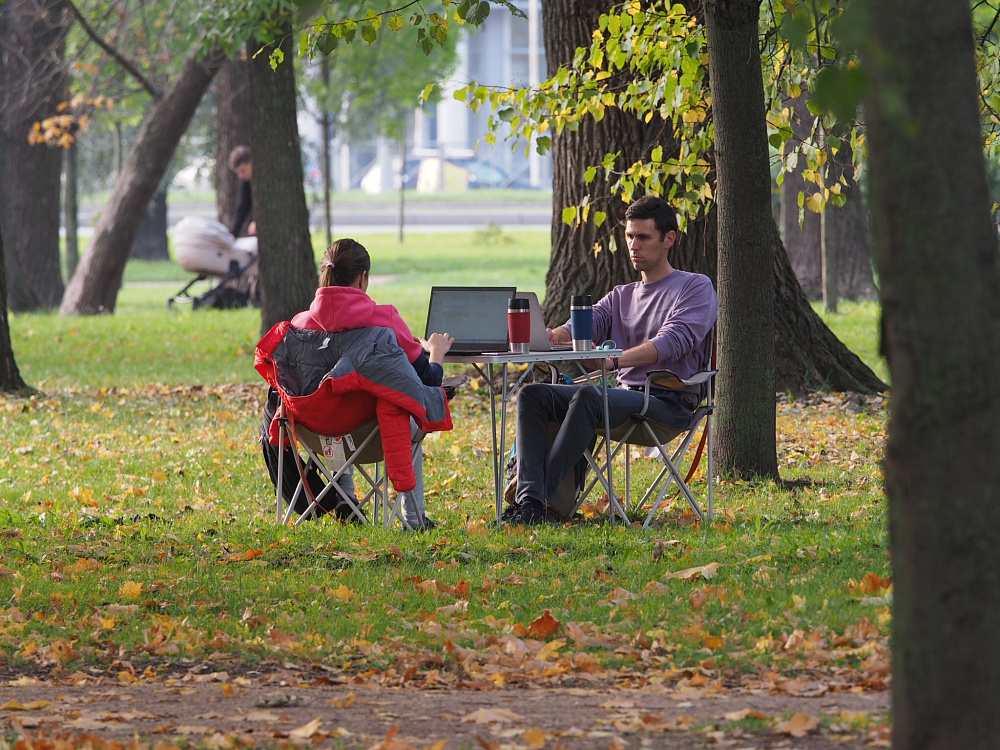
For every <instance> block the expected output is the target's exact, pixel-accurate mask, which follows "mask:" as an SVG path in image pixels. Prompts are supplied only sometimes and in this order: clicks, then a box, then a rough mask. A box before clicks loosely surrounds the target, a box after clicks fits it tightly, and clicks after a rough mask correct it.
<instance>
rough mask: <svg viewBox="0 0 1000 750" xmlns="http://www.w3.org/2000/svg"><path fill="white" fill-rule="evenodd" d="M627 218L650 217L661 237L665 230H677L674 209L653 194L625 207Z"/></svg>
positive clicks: (664, 234)
mask: <svg viewBox="0 0 1000 750" xmlns="http://www.w3.org/2000/svg"><path fill="white" fill-rule="evenodd" d="M629 219H652V220H653V223H654V224H655V225H656V231H658V232H659V233H660V237H661V238H663V237H666V235H667V232H676V231H678V229H677V214H676V213H675V212H674V209H673V208H672V207H671V206H670V204H669V203H667V202H666V201H665V200H663V199H662V198H659V197H657V196H655V195H647V196H644V197H642V198H640V199H639V200H637V201H635V202H634V203H632V205H631V206H629V207H628V208H626V209H625V220H626V221H628V220H629Z"/></svg>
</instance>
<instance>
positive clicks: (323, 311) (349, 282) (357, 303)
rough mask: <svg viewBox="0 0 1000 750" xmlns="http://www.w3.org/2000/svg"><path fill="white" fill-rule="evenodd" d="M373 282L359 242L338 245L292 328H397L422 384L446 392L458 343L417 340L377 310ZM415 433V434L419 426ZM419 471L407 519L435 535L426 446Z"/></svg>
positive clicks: (392, 312) (390, 310)
mask: <svg viewBox="0 0 1000 750" xmlns="http://www.w3.org/2000/svg"><path fill="white" fill-rule="evenodd" d="M370 280H371V258H370V257H369V255H368V251H367V250H365V248H364V247H363V246H362V245H361V243H359V242H357V241H356V240H352V239H347V238H345V239H340V240H337V241H336V242H334V243H333V244H332V245H330V247H328V248H327V250H326V252H325V253H324V254H323V263H322V268H321V270H320V277H319V288H318V289H317V290H316V296H315V297H314V298H313V301H312V304H311V305H309V309H308V310H305V311H303V312H300V313H299V314H298V315H296V316H295V317H294V318H292V321H291V322H292V325H293V326H295V327H296V328H308V329H312V330H323V331H346V330H351V329H354V328H368V327H369V326H382V327H385V328H391V329H392V330H393V331H394V332H395V334H396V341H397V342H398V343H399V346H400V347H401V348H402V349H403V351H404V352H405V353H406V357H407V359H409V361H410V364H412V365H413V369H414V370H415V371H416V373H417V376H418V377H419V378H420V380H421V382H422V383H423V384H424V385H429V386H434V387H440V385H441V380H442V378H443V376H444V369H443V368H442V366H441V363H442V361H443V360H444V356H445V355H446V354H447V353H448V350H449V349H450V348H451V345H452V344H453V343H454V341H455V339H454V338H453V337H451V336H449V335H448V334H447V333H432V334H431V335H430V337H429V338H427V339H418V338H416V337H415V336H414V335H413V334H412V333H411V332H410V329H409V327H408V326H407V325H406V323H405V322H404V321H403V319H402V318H401V317H400V315H399V311H398V310H396V308H395V307H393V306H392V305H376V304H375V302H374V300H372V298H371V297H369V296H368V294H367V291H368V284H369V282H370ZM411 424H412V423H411ZM412 427H413V430H414V432H415V431H416V425H412ZM413 469H414V472H415V473H416V477H417V486H416V487H415V488H414V489H413V490H411V491H410V492H405V493H402V495H403V497H402V501H403V502H402V506H403V517H404V518H405V519H406V523H407V525H408V526H410V527H412V528H417V529H431V528H434V527H435V526H436V524H435V523H434V522H433V521H431V520H430V519H429V518H427V516H426V514H425V513H424V483H423V452H422V449H421V447H420V446H418V447H417V451H416V455H415V456H414V459H413Z"/></svg>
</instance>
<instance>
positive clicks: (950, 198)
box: [863, 0, 1000, 750]
mask: <svg viewBox="0 0 1000 750" xmlns="http://www.w3.org/2000/svg"><path fill="white" fill-rule="evenodd" d="M866 5H867V10H868V13H869V15H870V19H871V29H872V32H871V36H872V38H871V40H870V48H869V49H868V50H867V54H866V55H865V57H864V58H863V61H864V63H865V65H866V68H867V70H868V71H869V75H870V77H871V80H872V89H871V91H870V93H869V96H868V99H867V102H866V108H865V113H866V119H867V123H868V135H869V141H868V143H869V165H870V172H869V174H870V178H869V179H870V183H869V184H870V195H871V208H872V223H873V229H874V239H875V260H876V263H877V268H878V273H879V280H880V285H881V290H880V294H881V300H882V346H883V349H884V351H885V354H886V357H887V359H888V363H889V371H890V372H891V373H892V381H893V396H892V400H891V403H890V420H889V439H888V443H887V446H886V454H885V486H886V493H887V495H888V501H889V536H890V542H891V548H892V568H893V581H894V601H893V647H892V675H893V690H892V716H893V727H892V746H893V748H896V750H945V749H946V748H948V749H949V750H950V749H952V748H964V749H965V750H979V749H982V750H985V749H986V748H992V747H995V746H996V744H997V737H1000V711H998V710H997V707H998V696H1000V638H998V636H997V623H998V622H1000V461H998V460H997V456H998V455H1000V385H998V380H997V376H996V373H997V364H998V353H1000V295H998V294H997V290H998V289H1000V253H998V246H997V235H996V231H995V229H994V228H993V227H992V226H991V222H990V215H989V214H990V198H989V191H988V183H987V178H986V168H985V164H984V159H983V152H982V133H981V131H980V125H979V116H978V100H979V88H978V87H979V84H978V79H977V75H976V65H975V59H974V55H975V49H974V37H973V31H972V21H971V14H970V9H969V4H968V3H955V2H952V0H924V2H921V3H913V2H910V1H909V0H868V2H867V3H866Z"/></svg>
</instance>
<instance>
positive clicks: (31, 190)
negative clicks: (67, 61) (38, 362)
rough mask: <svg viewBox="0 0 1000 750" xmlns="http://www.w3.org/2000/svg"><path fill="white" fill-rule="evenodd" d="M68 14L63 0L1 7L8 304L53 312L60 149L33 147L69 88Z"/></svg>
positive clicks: (11, 0) (58, 289)
mask: <svg viewBox="0 0 1000 750" xmlns="http://www.w3.org/2000/svg"><path fill="white" fill-rule="evenodd" d="M68 26H69V18H68V15H67V13H66V9H65V7H64V6H63V3H62V2H61V0H7V2H6V3H4V4H3V5H0V50H2V51H0V58H2V59H0V66H2V67H3V68H4V77H5V80H6V81H7V86H5V87H4V89H3V91H2V92H0V101H2V107H0V113H2V114H0V123H2V127H0V151H2V152H3V158H2V162H0V200H2V209H3V210H2V212H0V219H2V221H3V226H4V227H5V229H6V230H7V253H6V263H7V266H6V274H7V281H8V287H7V304H8V305H9V307H10V309H11V310H14V311H27V310H38V309H52V308H54V307H56V306H57V305H58V304H59V300H60V299H62V294H63V281H62V269H61V265H60V259H59V214H60V210H61V200H60V198H61V196H60V192H61V189H62V188H61V185H60V175H61V173H62V157H63V155H62V149H60V148H57V147H55V146H48V145H44V144H40V145H32V144H30V143H29V142H28V134H29V133H30V132H31V129H32V126H33V125H34V123H36V122H39V121H41V120H44V119H45V118H47V117H51V116H53V115H55V114H57V113H58V110H57V107H58V105H59V102H60V101H61V100H62V99H63V97H64V96H65V93H66V69H65V65H64V63H63V60H62V44H63V39H64V37H65V34H66V30H67V28H68Z"/></svg>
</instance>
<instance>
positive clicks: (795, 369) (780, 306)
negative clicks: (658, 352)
mask: <svg viewBox="0 0 1000 750" xmlns="http://www.w3.org/2000/svg"><path fill="white" fill-rule="evenodd" d="M542 10H543V23H544V36H545V56H546V61H547V65H548V74H549V75H550V76H551V75H552V74H553V73H554V72H555V71H556V70H557V69H558V67H559V65H561V64H567V65H568V64H569V63H570V62H572V60H573V55H574V53H575V52H576V48H577V47H578V46H583V45H586V44H589V43H590V35H591V32H592V30H593V29H596V28H597V25H598V19H599V18H600V16H601V14H602V13H605V12H607V10H608V5H607V3H606V2H603V1H602V0H544V2H543V4H542ZM762 106H763V105H762ZM613 115H620V113H616V112H615V111H614V110H607V112H606V114H605V117H604V119H603V120H601V122H599V123H594V122H593V121H592V120H590V119H586V120H584V121H583V122H581V123H580V128H579V130H577V131H575V132H574V131H568V130H567V131H563V133H562V134H560V135H558V136H554V138H553V153H554V158H553V170H554V172H553V186H552V208H553V219H552V256H551V261H550V266H549V272H548V276H547V277H546V293H545V319H546V322H547V323H549V324H550V325H551V324H557V323H562V322H564V321H565V320H566V319H567V318H568V317H569V315H568V313H569V296H570V295H572V294H577V293H579V292H578V291H577V290H578V289H579V290H580V292H584V291H589V292H590V293H591V294H593V295H595V296H598V297H599V296H601V295H603V294H604V293H606V292H607V291H608V290H610V289H611V288H612V287H613V286H615V285H616V284H624V283H627V282H630V281H635V280H636V279H637V278H638V275H637V274H636V273H635V271H634V270H633V268H632V265H631V263H630V262H629V260H628V257H627V253H612V252H599V253H597V254H596V257H595V252H594V246H595V244H598V245H599V246H600V247H602V248H608V249H612V248H616V247H624V246H625V245H624V237H623V236H622V228H621V225H622V220H623V214H624V211H625V208H626V205H625V204H624V203H623V202H622V201H620V200H619V199H617V198H612V199H611V200H610V202H609V201H608V198H607V195H608V189H607V186H606V185H604V184H603V183H601V184H600V185H599V184H598V183H600V181H601V179H602V178H601V176H600V174H599V175H598V177H597V178H596V179H595V181H594V187H593V192H592V193H591V192H590V191H589V188H588V186H587V185H586V184H585V182H584V179H583V172H584V169H585V168H586V167H588V166H592V165H597V164H600V163H601V162H602V161H603V159H604V155H605V154H607V153H611V152H616V151H621V152H622V154H623V157H622V160H621V161H622V163H625V162H626V159H628V160H630V161H631V160H632V159H636V158H639V155H644V154H646V153H648V149H649V147H650V144H655V143H659V145H661V146H662V147H663V149H664V153H665V155H667V154H669V153H671V150H672V149H676V148H677V144H676V142H675V141H674V140H673V135H672V133H671V132H670V131H669V130H664V129H663V127H662V125H661V124H660V122H659V120H657V118H653V120H652V121H651V123H650V124H647V125H643V124H642V123H641V122H639V121H638V120H637V119H636V118H633V117H624V116H613ZM577 155H580V156H581V158H580V159H579V160H577V159H576V156H577ZM709 158H711V155H709ZM564 165H566V166H564ZM586 195H591V202H597V203H598V207H599V208H601V209H602V210H605V211H607V212H608V220H607V221H606V222H605V224H604V226H603V228H602V229H600V230H598V229H595V228H594V226H593V222H592V221H591V222H583V223H578V224H575V225H574V226H569V225H567V224H564V223H563V221H562V209H563V208H564V207H566V206H572V205H577V204H578V203H579V202H580V201H581V200H582V198H583V197H584V196H586ZM616 237H617V239H616ZM768 238H769V243H770V247H771V250H772V258H771V265H772V267H773V269H774V274H775V312H774V315H775V318H774V320H775V331H774V334H775V335H774V346H775V364H776V372H775V375H776V379H775V388H776V390H778V391H786V390H790V391H793V392H796V393H799V392H802V391H803V390H806V389H809V388H829V389H832V390H836V391H857V392H860V393H875V392H880V391H883V390H885V384H884V383H882V381H880V380H879V379H878V377H876V376H875V374H874V373H873V372H872V371H871V369H869V368H868V367H867V366H866V365H865V364H864V363H863V362H861V360H860V359H858V357H857V356H855V355H854V354H853V353H852V352H851V351H850V350H848V349H847V347H845V346H844V345H843V343H841V342H840V340H838V339H837V337H836V336H834V335H833V332H832V331H830V329H829V328H828V327H827V326H826V324H825V323H824V322H823V321H822V319H820V317H819V316H818V315H817V314H816V313H815V312H814V311H813V309H812V307H811V306H810V304H809V301H808V300H807V299H806V297H805V295H804V294H803V292H802V289H801V287H800V286H799V284H798V282H797V281H796V278H795V274H794V272H793V271H792V268H791V266H790V264H789V262H788V256H787V255H786V253H785V249H784V247H783V246H782V244H781V237H780V235H779V233H778V230H777V226H776V225H774V224H773V223H772V224H771V226H770V227H769V229H768ZM716 242H717V237H716V222H715V211H714V210H713V211H710V212H709V214H708V215H707V216H703V217H700V218H698V219H695V220H693V221H690V222H689V223H688V228H687V231H686V232H685V233H684V234H683V235H682V236H681V238H680V240H679V241H678V243H677V244H676V245H675V246H674V249H673V250H671V263H672V264H673V265H674V266H675V267H677V268H682V269H684V270H687V271H697V272H699V273H704V274H706V275H708V276H709V277H711V278H712V280H713V281H715V280H716Z"/></svg>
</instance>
